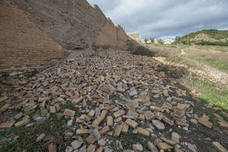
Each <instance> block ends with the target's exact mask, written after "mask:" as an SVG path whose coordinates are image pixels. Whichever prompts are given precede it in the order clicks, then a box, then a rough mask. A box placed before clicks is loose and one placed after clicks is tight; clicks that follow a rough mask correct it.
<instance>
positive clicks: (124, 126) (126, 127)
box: [122, 123, 129, 133]
mask: <svg viewBox="0 0 228 152" xmlns="http://www.w3.org/2000/svg"><path fill="white" fill-rule="evenodd" d="M128 129H129V126H128V125H127V124H126V123H123V127H122V132H123V133H128Z"/></svg>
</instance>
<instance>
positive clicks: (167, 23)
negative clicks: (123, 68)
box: [88, 0, 228, 38]
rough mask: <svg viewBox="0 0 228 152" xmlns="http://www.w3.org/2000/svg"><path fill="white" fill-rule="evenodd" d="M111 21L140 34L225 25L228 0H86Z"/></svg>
mask: <svg viewBox="0 0 228 152" xmlns="http://www.w3.org/2000/svg"><path fill="white" fill-rule="evenodd" d="M88 1H89V2H90V3H92V4H97V5H98V6H99V7H100V8H101V10H102V11H103V12H104V14H105V15H106V16H107V17H110V18H111V19H112V21H113V22H114V23H115V24H120V25H121V26H122V27H123V28H124V30H125V31H126V32H127V33H140V34H141V35H142V38H150V37H155V38H165V37H175V36H183V35H185V34H187V33H190V32H195V31H199V30H202V29H221V30H227V29H228V0H88Z"/></svg>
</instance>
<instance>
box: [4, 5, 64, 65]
mask: <svg viewBox="0 0 228 152" xmlns="http://www.w3.org/2000/svg"><path fill="white" fill-rule="evenodd" d="M65 55H66V52H65V50H64V49H63V48H62V47H61V46H60V45H58V44H57V43H56V42H54V41H53V40H52V39H50V38H49V37H48V36H47V35H46V34H45V33H43V32H41V31H40V30H39V29H38V28H37V27H36V26H35V25H34V24H33V23H32V22H30V21H29V19H28V17H27V16H26V15H25V14H24V12H23V11H21V10H19V9H18V8H16V7H15V6H12V5H10V4H8V3H6V2H3V1H0V69H8V68H19V67H26V66H29V67H38V66H42V65H47V64H49V63H50V61H52V60H54V59H60V58H63V57H64V56H65Z"/></svg>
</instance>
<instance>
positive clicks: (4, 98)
mask: <svg viewBox="0 0 228 152" xmlns="http://www.w3.org/2000/svg"><path fill="white" fill-rule="evenodd" d="M6 99H8V97H7V96H4V97H0V102H2V101H5V100H6Z"/></svg>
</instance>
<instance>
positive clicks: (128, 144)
mask: <svg viewBox="0 0 228 152" xmlns="http://www.w3.org/2000/svg"><path fill="white" fill-rule="evenodd" d="M164 66H165V65H163V64H161V63H159V62H158V61H155V60H154V59H153V58H151V57H145V56H136V55H132V54H129V53H128V52H124V51H116V50H111V49H109V50H97V51H96V52H95V51H92V50H87V51H82V52H79V53H78V52H76V53H75V54H72V55H71V56H70V57H69V58H68V59H67V60H66V61H64V62H63V63H62V64H60V65H56V66H55V67H52V68H50V69H46V70H45V71H42V72H40V73H38V74H36V75H34V76H32V77H26V76H25V75H21V74H20V75H16V76H6V77H3V75H2V76H1V84H2V85H3V86H8V87H9V86H10V87H11V88H12V89H11V90H8V89H5V88H4V87H2V88H1V95H0V112H1V115H0V129H1V131H0V137H1V138H0V150H1V151H4V152H7V151H40V152H43V151H49V152H55V151H59V152H62V151H66V152H72V151H80V152H84V151H88V152H92V151H95V150H96V151H98V152H99V151H103V150H104V151H105V152H111V151H153V152H157V151H158V150H161V151H176V152H183V151H187V152H198V151H199V152H206V151H207V152H216V151H217V150H216V149H220V151H221V150H223V151H226V149H227V148H228V138H227V137H228V131H227V130H226V129H227V127H228V125H227V124H228V123H227V122H226V121H227V119H228V118H227V115H228V114H227V113H226V112H223V115H218V114H217V113H216V112H217V110H219V109H218V108H216V107H213V106H207V107H206V106H205V105H203V104H202V103H200V102H199V101H198V100H197V99H196V98H194V97H193V96H192V94H191V93H190V91H189V90H187V89H186V88H185V87H183V86H181V85H180V84H178V83H177V82H176V80H175V79H173V78H171V77H170V75H169V74H170V73H171V74H172V73H175V71H178V70H177V69H176V68H175V67H172V66H170V67H164ZM212 115H214V116H215V117H212ZM212 118H213V119H212ZM222 145H223V146H222ZM225 148H226V149H225Z"/></svg>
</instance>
